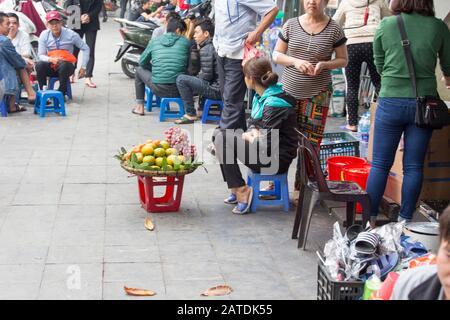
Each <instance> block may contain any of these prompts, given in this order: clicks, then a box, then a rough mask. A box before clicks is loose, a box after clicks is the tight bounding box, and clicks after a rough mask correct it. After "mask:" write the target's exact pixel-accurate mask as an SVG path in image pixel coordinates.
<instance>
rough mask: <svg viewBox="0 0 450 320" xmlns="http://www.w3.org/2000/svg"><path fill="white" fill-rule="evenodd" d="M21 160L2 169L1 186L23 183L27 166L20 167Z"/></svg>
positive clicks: (0, 170) (0, 175) (0, 171)
mask: <svg viewBox="0 0 450 320" xmlns="http://www.w3.org/2000/svg"><path fill="white" fill-rule="evenodd" d="M17 161H20V160H19V159H17V160H13V161H11V162H10V163H9V165H8V166H2V167H0V184H15V183H20V182H21V181H22V177H23V175H24V173H25V169H26V166H23V164H22V163H20V162H19V163H20V165H18V162H17Z"/></svg>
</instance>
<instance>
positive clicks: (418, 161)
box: [367, 98, 433, 219]
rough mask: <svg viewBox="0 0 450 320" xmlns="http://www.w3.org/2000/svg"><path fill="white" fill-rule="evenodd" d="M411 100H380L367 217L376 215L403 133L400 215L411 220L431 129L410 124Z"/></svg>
mask: <svg viewBox="0 0 450 320" xmlns="http://www.w3.org/2000/svg"><path fill="white" fill-rule="evenodd" d="M415 112H416V102H415V99H406V98H380V99H379V102H378V107H377V111H376V115H375V130H374V140H373V163H372V169H371V171H370V175H369V179H368V181H367V192H368V193H369V195H370V200H371V203H372V209H371V216H377V214H378V208H379V206H380V201H381V199H382V197H383V194H384V189H385V187H386V181H387V178H388V175H389V171H390V169H391V167H392V164H393V163H394V158H395V153H396V150H397V147H398V144H399V141H400V138H401V135H402V133H403V139H404V146H405V148H404V151H403V184H402V203H401V209H400V216H401V217H402V218H404V219H411V218H412V216H413V213H414V211H415V208H416V203H417V200H418V198H419V195H420V191H421V189H422V181H423V163H424V160H425V154H426V151H427V148H428V143H429V141H430V138H431V135H432V133H433V131H432V130H429V129H421V128H418V127H416V125H415V124H414V116H415Z"/></svg>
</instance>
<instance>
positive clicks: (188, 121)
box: [175, 116, 195, 124]
mask: <svg viewBox="0 0 450 320" xmlns="http://www.w3.org/2000/svg"><path fill="white" fill-rule="evenodd" d="M194 122H195V120H192V119H189V118H187V117H185V116H182V117H181V118H180V119H177V120H175V124H191V123H194Z"/></svg>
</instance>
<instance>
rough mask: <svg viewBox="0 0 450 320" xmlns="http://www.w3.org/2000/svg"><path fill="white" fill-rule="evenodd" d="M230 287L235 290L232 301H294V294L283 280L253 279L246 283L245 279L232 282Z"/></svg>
mask: <svg viewBox="0 0 450 320" xmlns="http://www.w3.org/2000/svg"><path fill="white" fill-rule="evenodd" d="M228 285H229V286H230V287H232V288H233V292H232V293H231V294H230V298H231V299H232V300H242V299H249V300H262V299H264V300H292V299H294V295H293V294H292V292H291V290H290V288H289V286H288V285H287V284H286V282H285V281H283V280H282V279H278V280H273V279H265V278H259V279H252V280H251V281H246V280H245V278H243V279H240V280H232V281H229V282H228Z"/></svg>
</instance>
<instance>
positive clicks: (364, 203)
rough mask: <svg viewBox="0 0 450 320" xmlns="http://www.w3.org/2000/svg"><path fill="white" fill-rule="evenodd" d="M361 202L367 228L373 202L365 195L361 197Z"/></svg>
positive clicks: (364, 223)
mask: <svg viewBox="0 0 450 320" xmlns="http://www.w3.org/2000/svg"><path fill="white" fill-rule="evenodd" d="M359 203H360V204H361V207H362V210H363V212H362V225H363V227H364V228H365V227H366V225H367V222H369V221H370V209H371V203H370V198H369V197H367V196H365V197H361V200H359Z"/></svg>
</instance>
